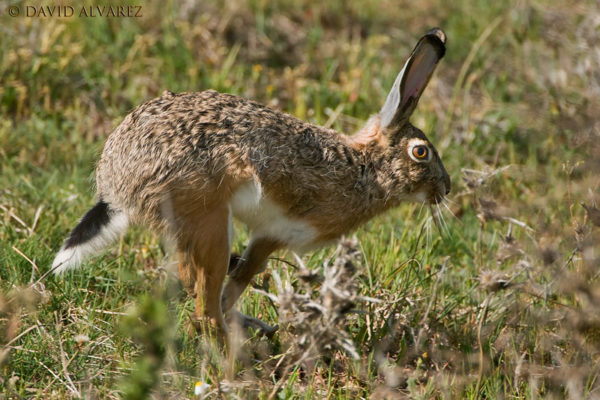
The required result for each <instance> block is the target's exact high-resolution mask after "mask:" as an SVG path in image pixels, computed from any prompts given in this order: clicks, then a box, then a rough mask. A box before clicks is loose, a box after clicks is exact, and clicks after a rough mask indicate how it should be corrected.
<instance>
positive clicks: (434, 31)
mask: <svg viewBox="0 0 600 400" xmlns="http://www.w3.org/2000/svg"><path fill="white" fill-rule="evenodd" d="M430 35H431V36H435V37H437V38H438V39H439V40H440V42H442V44H443V45H445V44H446V34H445V33H444V31H443V30H441V29H440V28H433V29H432V30H430V31H429V32H427V34H426V35H425V36H430Z"/></svg>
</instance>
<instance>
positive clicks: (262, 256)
mask: <svg viewBox="0 0 600 400" xmlns="http://www.w3.org/2000/svg"><path fill="white" fill-rule="evenodd" d="M281 247H283V245H282V244H281V243H280V242H278V241H277V240H274V239H270V238H266V237H260V238H253V239H252V240H251V241H250V244H249V245H248V247H247V248H246V251H244V254H243V255H242V257H240V258H239V259H238V260H237V262H236V265H230V267H231V272H230V277H229V281H228V282H227V285H226V286H225V289H224V290H223V298H222V308H223V311H224V312H227V313H228V315H229V316H230V317H233V318H235V319H237V320H238V322H239V323H240V324H241V325H242V326H244V327H254V328H257V329H260V330H262V331H263V332H264V333H265V334H266V335H267V336H270V335H272V334H273V333H275V332H276V331H277V328H276V327H275V328H274V327H271V326H270V325H267V324H265V323H264V322H262V321H261V320H259V319H257V318H253V317H249V316H247V315H244V314H241V313H239V312H237V311H234V310H231V308H232V307H233V305H234V304H235V302H236V301H237V299H238V298H239V297H240V295H241V294H242V293H243V292H244V290H245V289H246V287H247V286H248V284H249V283H250V281H251V280H252V278H253V277H254V275H256V274H257V273H259V272H261V271H262V270H264V268H265V266H266V263H267V258H268V257H269V255H270V254H271V253H272V252H274V251H275V250H277V249H280V248H281ZM232 261H233V259H232ZM230 310H231V311H230Z"/></svg>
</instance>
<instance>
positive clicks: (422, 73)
mask: <svg viewBox="0 0 600 400" xmlns="http://www.w3.org/2000/svg"><path fill="white" fill-rule="evenodd" d="M445 41H446V37H445V34H444V32H443V31H442V30H441V29H438V28H436V29H433V30H431V31H430V32H428V33H427V34H426V35H425V36H423V37H422V38H421V39H420V40H419V42H418V43H417V45H416V47H415V49H414V50H413V52H412V54H411V55H410V57H409V59H408V61H407V62H406V64H405V65H404V68H403V69H402V71H401V72H400V74H399V75H398V77H397V78H396V81H395V82H394V86H393V87H392V90H391V91H390V93H389V95H388V97H387V100H386V102H385V104H384V105H383V107H382V109H381V111H380V112H379V114H378V115H376V116H373V117H371V118H370V119H369V121H368V122H367V123H366V126H365V127H364V128H363V129H362V130H361V131H359V132H358V133H356V134H355V135H353V136H346V135H343V134H340V133H338V132H336V131H333V130H331V129H326V128H323V127H320V126H315V125H312V124H309V123H306V122H304V121H301V120H298V119H296V118H294V117H293V116H291V115H288V114H284V113H282V112H279V111H275V110H272V109H269V108H267V107H265V106H262V105H260V104H258V103H256V102H253V101H250V100H246V99H243V98H240V97H236V96H232V95H229V94H221V93H218V92H216V91H213V90H207V91H204V92H200V93H179V94H175V93H171V92H168V91H167V92H165V93H164V94H163V95H162V96H161V97H159V98H156V99H154V100H150V101H148V102H146V103H144V104H142V105H140V106H139V107H137V108H136V109H134V110H133V111H132V112H131V113H130V114H129V115H127V117H125V119H124V120H123V122H122V123H121V124H120V125H119V126H118V127H117V128H116V129H115V131H114V132H113V133H112V134H111V135H110V137H109V138H108V140H107V142H106V145H105V147H104V151H103V153H102V156H101V158H100V162H99V163H98V166H97V169H96V182H97V191H98V203H97V204H96V205H95V206H94V207H93V208H92V209H91V210H89V211H88V212H87V213H86V214H85V215H84V216H83V218H82V219H81V221H80V222H79V224H78V225H77V226H76V227H75V229H74V230H73V231H72V232H71V234H70V236H69V237H68V238H67V240H66V242H65V243H64V245H63V246H62V248H61V249H60V252H59V253H58V255H57V256H56V259H55V260H54V263H53V268H54V271H55V272H56V273H61V272H64V271H65V270H67V269H69V268H72V267H75V266H78V265H79V264H81V263H82V262H83V261H84V260H85V259H86V258H87V257H88V256H91V255H93V254H94V253H96V252H99V251H100V250H102V249H103V248H104V247H105V246H107V245H108V244H110V243H111V242H112V241H113V240H114V239H115V238H117V236H118V235H120V234H121V233H123V232H124V231H125V230H126V228H127V227H128V225H129V224H130V223H137V224H141V225H144V226H146V227H149V228H151V229H153V230H155V231H158V232H160V233H162V234H164V235H167V236H169V237H170V238H172V239H174V243H175V244H176V250H177V253H178V256H179V276H180V279H181V281H182V283H183V285H184V287H185V288H186V289H187V290H188V292H190V293H191V294H192V295H195V297H196V316H197V317H198V318H201V317H203V316H206V317H208V318H209V319H210V320H211V322H212V323H214V324H216V326H217V327H218V328H220V330H221V331H222V332H223V333H226V332H227V325H226V323H225V320H224V317H223V313H224V312H227V311H228V310H230V309H231V308H232V306H233V305H234V303H235V302H236V300H237V299H238V298H239V296H240V295H241V294H242V292H243V291H244V289H245V288H246V286H247V285H248V284H249V283H250V281H251V280H252V277H253V276H254V275H255V274H256V273H258V272H260V271H262V270H263V268H264V267H265V265H266V260H267V257H268V256H269V255H270V254H271V253H273V252H274V251H276V250H279V249H291V250H294V251H297V252H304V251H306V250H309V249H313V248H317V247H319V246H322V245H324V244H327V243H330V242H332V241H333V240H335V239H336V238H339V237H340V236H341V235H343V234H345V233H347V232H349V231H352V230H353V229H355V228H357V227H358V226H359V225H361V224H362V223H364V222H366V221H367V220H369V219H370V218H372V217H374V216H375V215H377V214H380V213H382V212H384V211H386V210H388V209H390V208H392V207H395V206H397V205H398V204H399V203H400V202H402V201H417V202H425V203H436V202H438V201H441V200H442V199H443V198H444V196H445V195H447V194H448V193H449V191H450V178H449V176H448V174H447V173H446V170H445V169H444V166H443V164H442V161H441V159H440V156H439V154H438V152H437V151H436V149H435V147H433V145H432V144H431V143H430V142H429V140H428V139H427V137H426V136H425V134H424V133H423V132H422V131H420V130H419V129H418V128H415V127H414V126H413V125H411V124H410V122H409V118H410V116H411V114H412V112H413V110H414V109H415V106H416V105H417V102H418V101H419V98H420V96H421V93H422V92H423V89H424V88H425V86H426V85H427V83H428V81H429V79H430V77H431V75H432V73H433V71H434V69H435V67H436V65H437V63H438V62H439V60H440V59H441V58H442V57H443V56H444V53H445ZM234 217H235V218H237V219H238V220H240V221H242V222H244V223H245V224H247V225H248V227H249V228H250V230H251V231H252V238H251V240H250V243H249V244H248V247H247V248H246V250H245V252H244V254H243V255H242V257H240V258H239V259H237V260H236V261H235V262H234V261H232V264H235V265H231V266H230V265H229V264H230V249H231V241H232V236H233V231H232V218H234ZM231 260H234V258H231ZM228 269H230V270H231V273H230V277H229V279H228V280H227V283H226V284H225V279H226V275H227V272H228ZM196 294H197V295H196ZM202 310H204V314H203V311H202Z"/></svg>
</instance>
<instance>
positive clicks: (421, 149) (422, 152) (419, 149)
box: [412, 146, 429, 160]
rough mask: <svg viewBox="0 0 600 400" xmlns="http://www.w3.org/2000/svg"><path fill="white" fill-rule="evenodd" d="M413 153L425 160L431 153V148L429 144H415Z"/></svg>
mask: <svg viewBox="0 0 600 400" xmlns="http://www.w3.org/2000/svg"><path fill="white" fill-rule="evenodd" d="M412 154H413V156H415V158H417V159H419V160H425V159H427V156H428V155H429V149H428V148H427V146H415V147H413V149H412Z"/></svg>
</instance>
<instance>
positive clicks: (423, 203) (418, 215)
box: [417, 202, 425, 219]
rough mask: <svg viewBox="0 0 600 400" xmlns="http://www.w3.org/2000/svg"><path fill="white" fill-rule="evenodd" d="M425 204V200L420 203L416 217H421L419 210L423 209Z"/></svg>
mask: <svg viewBox="0 0 600 400" xmlns="http://www.w3.org/2000/svg"><path fill="white" fill-rule="evenodd" d="M424 205H425V202H422V203H421V207H419V213H418V214H417V219H420V218H421V211H423V206H424Z"/></svg>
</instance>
